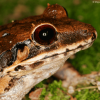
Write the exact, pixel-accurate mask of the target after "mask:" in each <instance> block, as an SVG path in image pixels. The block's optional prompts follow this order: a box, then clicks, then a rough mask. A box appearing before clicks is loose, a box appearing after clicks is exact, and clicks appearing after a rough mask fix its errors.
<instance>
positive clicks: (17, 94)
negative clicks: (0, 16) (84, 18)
mask: <svg viewBox="0 0 100 100" xmlns="http://www.w3.org/2000/svg"><path fill="white" fill-rule="evenodd" d="M96 37H97V32H96V30H95V29H94V28H93V27H92V26H91V25H90V24H85V23H83V22H80V21H76V20H74V19H70V18H68V14H67V11H66V10H65V9H64V8H63V7H62V6H60V5H58V4H55V5H50V4H48V7H47V8H46V9H45V11H44V13H43V14H42V15H38V16H31V17H28V18H25V19H22V20H17V21H14V22H12V23H9V24H7V25H3V26H0V100H21V99H22V98H23V97H24V95H25V94H27V93H28V92H29V91H30V89H31V88H32V87H33V86H35V85H36V84H37V83H39V82H41V81H42V80H44V79H46V78H48V77H50V76H51V75H53V74H54V73H55V72H56V71H57V70H58V69H59V68H60V67H61V66H63V64H64V62H65V61H66V60H67V59H68V58H69V57H70V56H71V55H72V54H75V53H76V52H78V51H80V50H84V49H87V48H89V47H90V46H91V45H92V44H93V42H94V40H95V39H96Z"/></svg>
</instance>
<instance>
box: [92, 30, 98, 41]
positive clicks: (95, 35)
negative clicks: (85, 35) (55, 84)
mask: <svg viewBox="0 0 100 100" xmlns="http://www.w3.org/2000/svg"><path fill="white" fill-rule="evenodd" d="M96 38H97V31H95V32H93V35H92V40H95V39H96Z"/></svg>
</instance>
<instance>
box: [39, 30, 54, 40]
mask: <svg viewBox="0 0 100 100" xmlns="http://www.w3.org/2000/svg"><path fill="white" fill-rule="evenodd" d="M53 34H54V33H53V31H52V29H50V28H47V29H43V30H41V31H40V32H39V38H40V39H42V40H50V39H51V38H52V37H53Z"/></svg>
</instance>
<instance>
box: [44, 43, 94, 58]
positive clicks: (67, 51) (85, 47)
mask: <svg viewBox="0 0 100 100" xmlns="http://www.w3.org/2000/svg"><path fill="white" fill-rule="evenodd" d="M92 44H93V42H91V43H88V44H86V45H84V46H82V45H79V46H78V47H77V48H75V49H72V50H69V49H67V48H66V51H65V52H62V53H55V54H53V55H51V56H45V57H44V58H43V59H46V58H51V57H55V56H58V55H61V54H64V55H65V56H66V55H67V53H69V52H71V53H72V52H73V53H76V52H78V51H80V50H85V49H87V48H89V47H90V46H91V45H92Z"/></svg>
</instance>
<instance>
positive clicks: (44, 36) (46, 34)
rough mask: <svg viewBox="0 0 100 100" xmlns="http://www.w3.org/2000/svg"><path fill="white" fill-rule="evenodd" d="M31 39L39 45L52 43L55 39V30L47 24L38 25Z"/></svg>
mask: <svg viewBox="0 0 100 100" xmlns="http://www.w3.org/2000/svg"><path fill="white" fill-rule="evenodd" d="M32 39H33V40H35V41H36V42H37V43H39V44H41V45H49V44H52V43H53V42H54V41H55V40H56V30H55V28H54V27H53V26H51V25H48V24H45V25H41V26H38V27H37V28H36V29H35V31H34V33H33V35H32Z"/></svg>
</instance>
